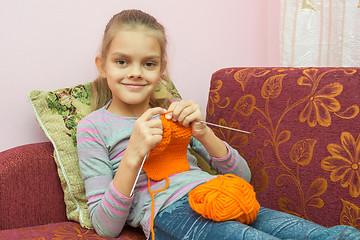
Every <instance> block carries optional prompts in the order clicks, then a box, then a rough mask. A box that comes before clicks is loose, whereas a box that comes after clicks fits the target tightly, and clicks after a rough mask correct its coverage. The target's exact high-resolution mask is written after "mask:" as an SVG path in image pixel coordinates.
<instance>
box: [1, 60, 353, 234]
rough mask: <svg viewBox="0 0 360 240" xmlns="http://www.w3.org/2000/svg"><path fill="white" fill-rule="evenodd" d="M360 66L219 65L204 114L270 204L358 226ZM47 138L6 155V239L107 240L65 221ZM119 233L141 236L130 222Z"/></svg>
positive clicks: (264, 202)
mask: <svg viewBox="0 0 360 240" xmlns="http://www.w3.org/2000/svg"><path fill="white" fill-rule="evenodd" d="M359 106H360V68H270V67H268V68H255V67H254V68H244V67H233V68H224V69H220V70H218V71H217V72H215V73H213V75H212V77H211V82H210V90H209V95H208V104H207V109H206V121H208V122H211V123H215V124H218V125H222V126H226V127H232V128H237V129H241V130H245V131H248V132H250V134H247V133H241V132H237V131H232V130H228V129H224V128H219V127H213V126H211V128H212V129H213V131H214V132H215V134H217V135H218V136H219V137H220V138H221V139H223V140H225V141H227V142H228V143H229V144H230V145H231V146H233V147H234V148H236V149H237V150H238V151H239V152H240V153H241V154H242V156H244V158H245V159H246V160H247V162H248V164H249V166H250V169H251V172H252V180H251V184H252V185H253V187H254V189H255V191H256V196H257V199H258V201H259V202H260V204H261V205H262V206H264V207H268V208H272V209H276V210H280V211H284V212H287V213H290V214H294V215H297V216H299V217H302V218H305V219H308V220H310V221H313V222H316V223H318V224H321V225H323V226H326V227H331V226H334V225H338V224H344V225H351V226H353V227H355V228H357V229H359V230H360V204H359V202H360V201H359V200H360V197H359V195H360V124H359V123H360V114H359ZM54 153H55V152H54V144H52V143H51V142H44V143H34V144H27V145H23V146H18V147H15V148H12V149H9V150H6V151H3V152H1V153H0V166H1V167H0V182H1V185H0V215H1V217H0V239H110V238H103V237H100V236H98V235H97V234H96V233H95V232H94V230H91V229H87V228H84V227H82V226H81V225H80V224H79V223H78V222H77V221H74V220H73V219H71V218H70V219H71V220H68V219H69V217H68V216H67V215H66V207H67V206H66V204H65V203H64V191H63V189H65V188H64V186H62V184H63V182H62V181H59V174H60V173H59V171H60V170H59V168H58V166H57V163H58V162H57V161H56V159H55V160H54ZM118 239H144V235H143V234H142V232H141V230H140V229H139V228H132V227H128V226H127V227H125V229H124V230H123V232H122V234H121V235H120V236H119V238H118Z"/></svg>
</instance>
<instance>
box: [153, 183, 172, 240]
mask: <svg viewBox="0 0 360 240" xmlns="http://www.w3.org/2000/svg"><path fill="white" fill-rule="evenodd" d="M168 187H169V178H168V177H167V178H166V186H165V187H164V188H162V189H159V190H156V191H152V190H151V188H150V178H148V190H149V193H150V196H151V239H152V240H155V231H154V214H155V198H154V194H155V193H159V192H161V191H164V190H166V189H167V188H168Z"/></svg>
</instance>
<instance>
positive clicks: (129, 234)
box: [0, 221, 145, 240]
mask: <svg viewBox="0 0 360 240" xmlns="http://www.w3.org/2000/svg"><path fill="white" fill-rule="evenodd" d="M0 239H1V240H2V239H4V240H5V239H7V240H9V239H11V240H16V239H27V240H30V239H31V240H35V239H36V240H44V239H57V240H60V239H62V240H65V239H67V240H70V239H88V240H98V239H99V240H100V239H114V238H106V237H100V236H99V235H98V234H96V233H95V231H94V230H93V229H85V228H82V227H81V226H80V224H78V223H76V222H70V221H66V222H60V223H51V224H46V225H41V226H35V227H26V228H16V229H10V230H3V231H0ZM116 239H124V240H125V239H126V240H129V239H133V240H140V239H145V238H144V234H143V233H142V232H141V230H140V229H135V228H132V227H125V228H124V229H123V231H122V232H121V235H120V236H119V237H118V238H116Z"/></svg>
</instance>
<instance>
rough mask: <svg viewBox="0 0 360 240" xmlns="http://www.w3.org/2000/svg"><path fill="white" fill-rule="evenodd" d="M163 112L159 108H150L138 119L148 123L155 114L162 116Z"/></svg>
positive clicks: (163, 110)
mask: <svg viewBox="0 0 360 240" xmlns="http://www.w3.org/2000/svg"><path fill="white" fill-rule="evenodd" d="M165 112H166V110H165V109H163V108H161V107H155V108H150V109H148V110H147V111H146V112H144V113H143V114H142V115H141V116H140V118H139V119H141V120H143V121H149V120H150V119H151V118H152V117H153V116H155V115H157V114H164V113H165Z"/></svg>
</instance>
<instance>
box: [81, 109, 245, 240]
mask: <svg viewBox="0 0 360 240" xmlns="http://www.w3.org/2000/svg"><path fill="white" fill-rule="evenodd" d="M156 117H159V116H156ZM136 119H137V118H131V117H130V118H127V117H121V116H118V115H115V114H112V113H110V112H109V111H107V109H106V106H105V107H103V108H101V109H99V110H97V111H95V112H93V113H91V114H89V115H88V116H87V117H85V118H84V119H82V120H81V121H80V122H79V124H78V127H77V148H78V154H79V164H80V170H81V174H82V177H83V180H84V182H85V189H86V197H87V199H88V203H87V204H88V207H89V213H90V218H91V221H92V223H93V225H94V228H95V230H96V232H97V233H98V234H99V235H101V236H107V237H117V236H118V235H119V234H120V232H121V231H122V229H123V227H124V224H129V225H131V226H135V227H138V226H141V227H142V229H143V230H144V233H145V235H146V236H147V237H149V233H150V221H151V219H150V217H151V196H150V193H149V191H148V189H147V176H146V174H145V172H143V171H142V172H141V174H140V176H139V179H138V181H137V183H136V186H135V191H134V194H133V196H131V197H130V198H127V197H125V196H123V195H122V194H121V193H119V192H118V191H117V190H116V189H115V187H114V186H113V183H112V180H113V178H114V176H115V173H116V171H117V168H118V166H119V163H120V161H121V158H122V156H123V154H124V151H125V149H126V147H127V144H128V142H129V138H130V135H131V132H132V130H133V127H134V122H135V121H136ZM226 145H227V147H228V155H227V156H226V157H224V158H222V159H219V158H213V157H211V156H209V154H208V153H207V152H206V150H205V148H204V147H203V146H202V145H201V144H200V142H199V141H197V140H196V139H195V138H193V137H192V139H191V141H190V144H189V146H188V151H187V159H188V162H189V164H190V170H189V171H186V172H182V173H178V174H174V175H171V176H169V187H168V188H167V189H166V190H165V191H162V192H159V193H157V194H155V217H156V214H157V213H158V212H159V211H160V210H162V209H163V208H165V207H167V206H169V205H170V204H172V203H173V202H175V201H177V200H178V199H180V198H181V197H183V196H185V195H186V194H188V192H189V191H190V190H191V189H193V188H195V187H196V186H198V185H200V184H202V183H205V182H207V181H209V180H210V179H212V178H214V176H212V175H210V174H209V173H207V172H204V171H202V170H201V169H200V168H199V167H198V166H197V160H196V157H195V156H193V155H192V154H191V153H190V147H191V148H192V149H193V150H194V151H195V152H197V153H198V154H199V155H200V156H201V157H203V158H204V159H205V160H206V161H207V162H208V163H209V164H210V165H211V166H212V167H213V168H214V170H215V171H216V172H217V173H219V174H226V173H232V174H235V175H237V176H239V177H242V178H244V179H245V180H247V181H250V177H251V175H250V170H249V167H248V165H247V163H246V161H245V160H244V159H243V158H242V157H241V156H240V155H239V153H238V152H237V151H236V150H235V149H233V148H232V147H230V146H229V145H228V144H227V143H226ZM165 184H166V180H163V181H159V182H151V189H152V191H155V190H158V189H162V188H164V187H165Z"/></svg>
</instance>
